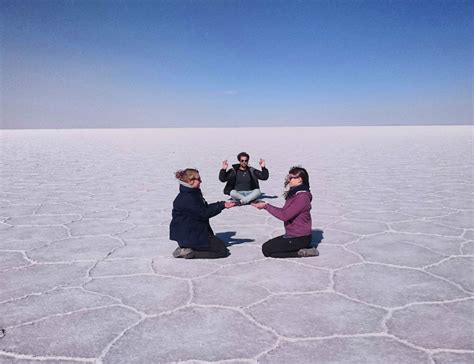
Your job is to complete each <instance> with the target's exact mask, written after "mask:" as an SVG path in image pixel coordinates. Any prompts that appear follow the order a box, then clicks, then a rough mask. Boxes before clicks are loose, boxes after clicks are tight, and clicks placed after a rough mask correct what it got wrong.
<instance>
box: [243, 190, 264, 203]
mask: <svg viewBox="0 0 474 364" xmlns="http://www.w3.org/2000/svg"><path fill="white" fill-rule="evenodd" d="M240 193H241V194H242V195H244V198H242V199H240V202H242V203H243V204H247V203H249V202H251V201H253V200H255V199H257V198H259V197H260V195H261V194H262V193H261V192H260V189H258V188H256V189H254V190H251V191H240Z"/></svg>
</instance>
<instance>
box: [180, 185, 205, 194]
mask: <svg viewBox="0 0 474 364" xmlns="http://www.w3.org/2000/svg"><path fill="white" fill-rule="evenodd" d="M179 192H185V193H201V189H200V188H192V187H187V186H184V185H181V184H180V185H179Z"/></svg>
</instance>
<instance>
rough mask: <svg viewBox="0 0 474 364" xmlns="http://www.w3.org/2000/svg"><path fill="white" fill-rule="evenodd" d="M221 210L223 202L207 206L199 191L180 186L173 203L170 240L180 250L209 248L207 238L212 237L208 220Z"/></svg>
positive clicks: (212, 233)
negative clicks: (174, 242)
mask: <svg viewBox="0 0 474 364" xmlns="http://www.w3.org/2000/svg"><path fill="white" fill-rule="evenodd" d="M223 209H224V202H223V201H220V202H215V203H211V204H209V205H208V203H207V202H206V200H205V199H204V197H203V196H202V192H201V189H199V188H190V187H186V186H182V185H180V186H179V194H178V196H176V198H175V199H174V201H173V212H172V216H173V218H172V219H171V223H170V239H171V240H175V241H177V242H178V245H179V246H180V247H182V248H194V247H200V248H205V247H207V246H209V236H212V235H214V232H213V231H212V229H211V225H209V219H210V218H211V217H213V216H216V215H218V214H220V213H221V211H222V210H223Z"/></svg>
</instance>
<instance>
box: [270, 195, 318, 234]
mask: <svg viewBox="0 0 474 364" xmlns="http://www.w3.org/2000/svg"><path fill="white" fill-rule="evenodd" d="M312 199H313V196H312V195H311V192H309V191H299V192H297V193H296V194H295V195H294V196H291V197H290V198H288V200H286V201H285V205H284V206H283V207H282V208H280V207H275V206H272V205H270V204H267V205H266V206H265V210H267V211H268V212H269V213H270V214H272V215H273V216H275V217H276V218H277V219H280V220H283V221H284V223H285V236H288V237H297V236H306V235H311V227H312V221H311V213H310V211H311V200H312Z"/></svg>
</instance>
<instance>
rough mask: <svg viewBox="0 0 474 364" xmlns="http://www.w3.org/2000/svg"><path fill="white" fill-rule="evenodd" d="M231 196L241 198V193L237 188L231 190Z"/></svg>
mask: <svg viewBox="0 0 474 364" xmlns="http://www.w3.org/2000/svg"><path fill="white" fill-rule="evenodd" d="M229 196H230V197H232V198H235V199H240V198H241V195H240V193H238V192H237V191H236V190H232V191H230V193H229Z"/></svg>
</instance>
